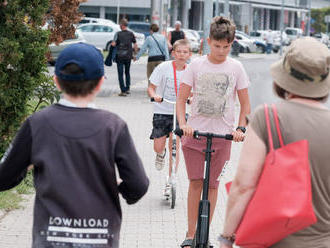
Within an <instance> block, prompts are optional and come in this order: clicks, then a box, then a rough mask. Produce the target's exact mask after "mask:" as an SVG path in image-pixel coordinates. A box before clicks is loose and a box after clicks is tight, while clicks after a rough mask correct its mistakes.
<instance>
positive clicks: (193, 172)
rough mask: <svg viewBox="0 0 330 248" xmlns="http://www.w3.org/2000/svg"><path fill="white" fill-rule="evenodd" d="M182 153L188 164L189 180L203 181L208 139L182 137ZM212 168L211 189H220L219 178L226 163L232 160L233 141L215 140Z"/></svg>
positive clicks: (213, 141)
mask: <svg viewBox="0 0 330 248" xmlns="http://www.w3.org/2000/svg"><path fill="white" fill-rule="evenodd" d="M181 141H182V151H183V155H184V160H185V162H186V169H187V174H188V178H189V180H203V178H204V167H205V165H204V163H205V162H204V161H205V152H203V150H205V149H206V138H205V137H201V140H197V139H194V138H192V137H182V139H181ZM212 150H215V152H213V153H212V155H211V168H210V184H209V187H210V188H214V189H216V188H218V187H219V176H220V174H221V171H222V168H223V166H224V165H225V163H226V162H227V161H228V160H229V159H230V151H231V141H229V140H225V139H213V140H212Z"/></svg>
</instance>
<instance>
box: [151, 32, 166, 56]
mask: <svg viewBox="0 0 330 248" xmlns="http://www.w3.org/2000/svg"><path fill="white" fill-rule="evenodd" d="M151 37H152V38H153V39H154V41H155V42H156V44H157V46H158V48H159V50H160V52H161V53H162V55H164V56H165V54H164V53H163V50H162V49H161V48H160V45H159V43H158V41H157V40H156V39H155V37H154V36H153V35H151Z"/></svg>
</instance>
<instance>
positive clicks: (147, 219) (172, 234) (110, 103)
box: [0, 82, 241, 248]
mask: <svg viewBox="0 0 330 248" xmlns="http://www.w3.org/2000/svg"><path fill="white" fill-rule="evenodd" d="M131 91H132V94H131V95H130V96H128V97H118V96H117V95H113V96H111V97H107V98H105V97H98V98H97V100H96V103H97V105H98V106H99V107H100V108H103V109H107V110H110V111H113V112H115V113H118V114H119V115H120V116H121V117H122V118H123V119H124V120H126V121H127V123H128V126H129V129H130V132H131V134H132V136H133V139H134V142H135V145H136V147H137V150H138V153H139V155H140V156H141V158H142V160H143V163H144V166H145V170H146V172H147V174H148V177H149V178H150V188H149V192H148V193H147V195H146V196H145V197H144V198H143V199H142V200H141V201H140V202H139V203H137V204H136V205H131V206H128V205H127V204H126V203H125V202H124V201H123V200H122V208H123V224H122V231H121V247H122V248H131V247H139V248H149V247H150V248H151V247H157V248H173V247H179V245H180V243H181V242H182V240H183V238H184V236H185V232H186V226H187V224H186V214H187V211H186V210H187V209H186V201H187V186H188V180H187V175H186V171H185V165H184V162H183V159H181V163H180V168H179V172H178V185H177V203H176V206H175V209H170V206H169V202H167V201H165V200H164V199H163V197H162V190H163V186H164V184H165V175H166V170H165V169H164V170H163V171H161V172H159V171H156V169H155V168H154V153H153V146H152V142H151V141H150V140H149V135H150V130H151V120H152V104H151V103H150V102H149V99H148V97H147V94H146V82H140V83H137V84H135V85H134V86H133V87H132V90H131ZM240 148H241V144H234V145H233V149H232V160H231V162H230V163H229V166H228V170H227V173H226V175H225V177H224V180H223V182H225V181H228V180H230V179H231V178H232V177H233V174H234V171H235V167H236V164H237V159H238V154H239V151H240ZM181 157H182V156H181ZM223 182H222V183H221V185H220V193H219V200H218V207H217V209H216V213H215V216H214V221H213V223H212V226H211V231H210V239H211V242H212V243H213V244H217V241H216V237H217V235H218V233H219V232H220V231H221V230H222V223H223V218H224V205H225V200H226V193H225V189H224V185H223ZM33 197H34V196H33V195H32V196H29V197H28V200H27V201H24V202H23V205H24V206H25V208H24V209H21V210H18V211H13V212H11V213H9V214H7V215H5V216H4V217H3V218H1V216H0V247H1V248H14V247H15V248H28V247H30V245H31V227H32V211H33Z"/></svg>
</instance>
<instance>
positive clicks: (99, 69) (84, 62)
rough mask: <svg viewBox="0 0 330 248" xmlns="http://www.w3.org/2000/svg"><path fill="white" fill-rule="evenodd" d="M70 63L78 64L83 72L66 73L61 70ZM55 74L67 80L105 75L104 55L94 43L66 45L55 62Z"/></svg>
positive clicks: (90, 78) (79, 79) (89, 78)
mask: <svg viewBox="0 0 330 248" xmlns="http://www.w3.org/2000/svg"><path fill="white" fill-rule="evenodd" d="M68 64H76V65H78V66H79V67H80V69H81V70H82V73H81V74H75V75H66V74H63V73H62V72H61V71H62V70H63V69H64V68H65V67H66V66H67V65H68ZM55 75H56V76H57V77H58V78H60V79H63V80H67V81H82V80H92V79H99V78H101V77H102V76H103V75H104V64H103V55H102V54H101V52H100V51H99V50H98V49H97V48H96V47H95V46H93V45H90V44H86V43H82V42H81V43H76V44H72V45H69V46H68V47H66V48H65V49H64V50H63V51H62V52H61V53H60V55H59V57H58V58H57V60H56V64H55Z"/></svg>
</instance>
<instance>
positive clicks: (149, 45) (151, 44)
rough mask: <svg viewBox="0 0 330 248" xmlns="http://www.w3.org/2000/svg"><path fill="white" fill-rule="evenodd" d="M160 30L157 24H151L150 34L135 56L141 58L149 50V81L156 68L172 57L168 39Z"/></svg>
mask: <svg viewBox="0 0 330 248" xmlns="http://www.w3.org/2000/svg"><path fill="white" fill-rule="evenodd" d="M158 30H159V27H158V25H157V24H151V25H150V35H149V36H148V37H147V38H146V40H145V41H144V43H143V45H142V47H141V49H140V51H139V52H138V54H137V55H136V58H135V60H139V58H140V57H141V56H142V55H143V54H144V53H145V52H147V51H148V56H149V57H148V64H147V78H148V82H149V83H150V80H149V78H150V76H151V73H152V72H153V71H154V69H155V68H156V67H157V66H158V65H159V64H160V63H162V62H163V61H165V60H169V59H170V56H169V53H168V46H167V40H166V38H165V36H164V35H162V34H159V33H157V32H158Z"/></svg>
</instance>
